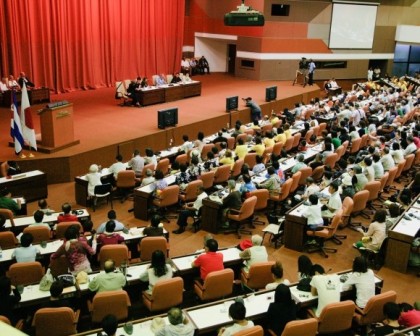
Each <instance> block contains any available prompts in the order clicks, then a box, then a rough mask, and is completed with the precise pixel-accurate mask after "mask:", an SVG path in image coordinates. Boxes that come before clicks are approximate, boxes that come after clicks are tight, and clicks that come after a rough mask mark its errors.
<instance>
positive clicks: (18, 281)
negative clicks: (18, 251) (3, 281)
mask: <svg viewBox="0 0 420 336" xmlns="http://www.w3.org/2000/svg"><path fill="white" fill-rule="evenodd" d="M7 276H8V277H9V278H10V280H11V282H12V285H13V286H17V285H23V286H26V285H30V284H34V283H37V282H40V281H41V279H42V277H43V276H44V268H43V267H42V265H41V263H40V262H38V261H33V262H32V261H31V262H22V263H15V264H12V265H10V267H9V270H8V272H7Z"/></svg>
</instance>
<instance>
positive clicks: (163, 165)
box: [156, 159, 170, 176]
mask: <svg viewBox="0 0 420 336" xmlns="http://www.w3.org/2000/svg"><path fill="white" fill-rule="evenodd" d="M169 166H170V161H169V159H160V160H159V161H158V163H157V166H156V170H160V171H161V172H162V173H163V175H164V176H166V175H168V173H169Z"/></svg>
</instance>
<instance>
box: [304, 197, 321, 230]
mask: <svg viewBox="0 0 420 336" xmlns="http://www.w3.org/2000/svg"><path fill="white" fill-rule="evenodd" d="M308 199H309V203H310V205H305V208H304V209H303V211H302V216H303V217H305V218H306V220H307V225H308V229H309V230H312V231H318V230H322V226H323V225H324V220H323V219H322V211H321V206H320V205H319V203H318V196H317V195H316V194H312V195H310V196H309V197H308Z"/></svg>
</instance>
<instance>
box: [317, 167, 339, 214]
mask: <svg viewBox="0 0 420 336" xmlns="http://www.w3.org/2000/svg"><path fill="white" fill-rule="evenodd" d="M326 173H327V172H326ZM338 188H339V184H338V182H336V181H334V182H333V183H331V184H330V185H329V189H328V191H329V193H330V194H331V196H330V197H329V199H328V201H327V202H326V204H324V205H323V206H322V208H321V210H322V217H326V218H332V217H334V215H335V213H336V212H337V211H338V209H341V206H342V202H341V197H340V194H339V192H338Z"/></svg>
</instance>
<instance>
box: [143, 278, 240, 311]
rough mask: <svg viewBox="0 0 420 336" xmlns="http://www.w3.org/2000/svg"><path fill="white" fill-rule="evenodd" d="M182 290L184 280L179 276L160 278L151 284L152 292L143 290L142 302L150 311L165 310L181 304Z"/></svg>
mask: <svg viewBox="0 0 420 336" xmlns="http://www.w3.org/2000/svg"><path fill="white" fill-rule="evenodd" d="M231 285H232V283H231ZM183 292H184V280H183V279H182V278H181V277H175V278H172V279H167V280H160V281H158V282H157V283H156V284H155V285H154V286H153V291H152V294H148V293H147V292H145V291H144V292H143V294H142V298H143V304H144V305H145V306H146V308H147V309H148V310H149V311H150V312H160V311H166V310H168V309H169V308H172V307H176V306H179V305H180V304H182V295H183Z"/></svg>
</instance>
